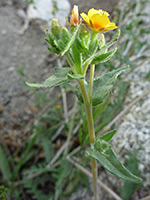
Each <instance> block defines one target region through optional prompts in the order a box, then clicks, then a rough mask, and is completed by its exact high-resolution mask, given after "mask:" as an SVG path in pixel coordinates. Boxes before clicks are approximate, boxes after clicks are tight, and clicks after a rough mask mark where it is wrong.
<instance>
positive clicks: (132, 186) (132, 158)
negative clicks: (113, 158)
mask: <svg viewBox="0 0 150 200" xmlns="http://www.w3.org/2000/svg"><path fill="white" fill-rule="evenodd" d="M125 163H126V166H127V168H128V169H129V170H130V171H131V172H132V173H134V174H135V175H136V176H141V171H140V170H139V166H138V165H139V163H138V160H137V152H136V151H135V152H134V153H133V154H128V158H127V159H126V161H125ZM140 187H141V183H139V184H136V183H132V182H130V183H129V182H124V185H123V186H122V187H120V188H119V189H120V193H121V196H122V198H123V200H129V199H130V198H131V196H132V195H133V194H134V192H135V191H136V190H138V189H139V188H140Z"/></svg>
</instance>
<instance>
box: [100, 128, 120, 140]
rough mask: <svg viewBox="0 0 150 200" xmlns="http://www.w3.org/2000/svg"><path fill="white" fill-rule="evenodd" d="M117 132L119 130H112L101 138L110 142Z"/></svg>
mask: <svg viewBox="0 0 150 200" xmlns="http://www.w3.org/2000/svg"><path fill="white" fill-rule="evenodd" d="M116 132H117V131H116V130H113V131H110V132H109V133H106V134H104V135H102V136H100V139H101V140H104V141H105V142H110V140H111V139H112V138H113V136H114V135H115V134H116Z"/></svg>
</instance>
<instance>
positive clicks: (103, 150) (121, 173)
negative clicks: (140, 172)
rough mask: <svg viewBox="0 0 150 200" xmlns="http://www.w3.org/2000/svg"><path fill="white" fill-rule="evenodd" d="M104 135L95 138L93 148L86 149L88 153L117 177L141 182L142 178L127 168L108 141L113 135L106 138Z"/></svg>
mask: <svg viewBox="0 0 150 200" xmlns="http://www.w3.org/2000/svg"><path fill="white" fill-rule="evenodd" d="M102 137H103V136H101V137H99V138H97V139H96V140H95V143H94V144H92V145H91V148H90V149H88V150H87V151H86V153H87V155H88V156H89V157H91V158H94V159H95V160H97V161H98V162H99V163H100V164H101V165H102V166H103V167H104V168H105V169H106V170H108V171H109V172H111V173H112V174H114V175H116V176H117V177H119V178H121V179H123V180H125V181H130V182H134V183H140V182H141V181H142V179H141V178H139V177H137V176H135V175H133V174H132V173H131V172H130V171H129V170H128V169H127V168H125V166H124V165H123V164H122V163H121V162H120V160H119V159H118V157H117V155H116V154H115V152H114V151H113V149H112V146H111V145H110V144H109V143H108V142H107V140H110V138H111V137H110V138H109V137H106V138H105V140H104V139H103V138H102ZM108 138H109V139H108Z"/></svg>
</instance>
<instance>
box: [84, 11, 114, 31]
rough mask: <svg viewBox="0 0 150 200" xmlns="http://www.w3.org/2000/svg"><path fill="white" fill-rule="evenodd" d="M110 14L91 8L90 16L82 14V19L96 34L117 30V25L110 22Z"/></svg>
mask: <svg viewBox="0 0 150 200" xmlns="http://www.w3.org/2000/svg"><path fill="white" fill-rule="evenodd" d="M108 16H109V13H108V12H106V11H103V10H96V9H94V8H91V9H90V10H89V11H88V15H86V14H85V13H81V17H82V18H83V19H84V20H85V22H86V23H87V25H88V26H89V27H90V28H91V29H93V30H94V31H96V32H105V31H108V30H113V29H116V28H117V26H116V24H115V23H113V22H110V20H109V18H108Z"/></svg>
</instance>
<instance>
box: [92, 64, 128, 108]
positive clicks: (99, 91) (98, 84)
mask: <svg viewBox="0 0 150 200" xmlns="http://www.w3.org/2000/svg"><path fill="white" fill-rule="evenodd" d="M128 67H129V66H126V67H122V68H119V69H116V70H113V71H111V72H108V73H106V74H104V75H103V76H100V77H98V78H96V79H94V81H93V91H92V105H93V106H96V105H98V104H100V103H102V102H103V101H104V100H105V98H106V97H107V95H108V94H109V91H110V89H111V88H112V87H113V84H114V83H115V81H116V79H117V77H118V76H119V75H120V74H121V73H122V72H124V71H125V70H127V69H128Z"/></svg>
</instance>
